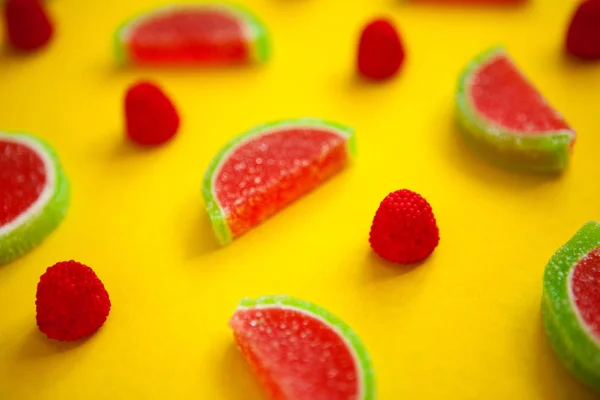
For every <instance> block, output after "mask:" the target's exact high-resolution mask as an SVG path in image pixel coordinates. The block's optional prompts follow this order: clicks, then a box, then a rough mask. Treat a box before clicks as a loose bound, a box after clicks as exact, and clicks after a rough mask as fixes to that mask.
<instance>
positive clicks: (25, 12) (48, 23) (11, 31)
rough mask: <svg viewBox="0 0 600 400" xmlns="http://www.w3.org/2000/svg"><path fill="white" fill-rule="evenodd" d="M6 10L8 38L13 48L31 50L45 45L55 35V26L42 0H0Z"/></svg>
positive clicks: (5, 22)
mask: <svg viewBox="0 0 600 400" xmlns="http://www.w3.org/2000/svg"><path fill="white" fill-rule="evenodd" d="M0 7H2V8H3V11H4V24H5V30H6V39H7V41H8V43H9V44H10V45H11V46H12V48H13V49H17V50H19V51H24V52H29V51H35V50H38V49H41V48H42V47H45V46H46V45H47V44H48V43H49V42H50V41H51V40H52V36H53V35H54V26H53V23H52V20H51V19H50V17H49V16H48V13H47V11H46V9H45V5H44V2H42V1H40V0H5V1H4V2H2V1H0Z"/></svg>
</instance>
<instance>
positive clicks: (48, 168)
mask: <svg viewBox="0 0 600 400" xmlns="http://www.w3.org/2000/svg"><path fill="white" fill-rule="evenodd" d="M69 194H70V190H69V183H68V181H67V178H66V176H65V174H64V171H63V169H62V167H61V165H60V163H59V161H58V157H57V156H56V154H55V153H54V151H53V149H52V148H51V147H50V146H49V145H48V144H46V143H45V142H43V141H42V140H40V139H39V138H37V137H34V136H32V135H27V134H21V133H4V132H0V264H6V263H9V262H11V261H13V260H15V259H17V258H18V257H20V256H22V255H24V254H25V253H26V252H28V251H30V250H32V249H33V248H34V247H35V246H37V245H38V244H40V243H41V242H42V241H43V240H44V239H45V238H46V236H48V235H49V234H50V233H51V232H52V231H53V230H55V229H56V228H57V227H58V225H59V224H60V222H61V221H62V220H63V218H64V216H65V213H66V211H67V207H68V204H69V197H70V195H69Z"/></svg>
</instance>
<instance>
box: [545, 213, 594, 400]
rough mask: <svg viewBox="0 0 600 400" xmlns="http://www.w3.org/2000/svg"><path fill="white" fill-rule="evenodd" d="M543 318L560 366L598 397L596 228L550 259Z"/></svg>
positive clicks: (588, 227) (585, 228)
mask: <svg viewBox="0 0 600 400" xmlns="http://www.w3.org/2000/svg"><path fill="white" fill-rule="evenodd" d="M542 317H543V320H544V325H545V327H546V333H547V334H548V338H549V339H550V342H551V343H552V347H553V348H554V350H555V351H556V354H558V357H559V358H560V359H561V361H562V362H563V363H564V364H565V365H566V366H567V367H568V368H569V369H570V370H571V371H572V372H573V373H574V374H575V375H576V376H577V377H579V379H581V380H582V381H584V382H586V383H587V384H588V385H589V386H590V387H592V388H593V389H595V390H596V391H597V392H599V393H600V224H599V223H597V222H588V223H587V224H585V225H584V226H583V228H581V229H580V230H579V231H578V232H577V233H576V234H575V236H573V237H572V238H571V239H570V240H569V241H568V242H567V243H566V244H565V245H564V246H562V247H561V248H560V249H559V250H558V251H557V252H556V253H555V254H554V255H553V256H552V258H551V259H550V262H549V263H548V265H547V266H546V270H545V272H544V294H543V297H542Z"/></svg>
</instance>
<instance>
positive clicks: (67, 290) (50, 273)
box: [35, 261, 110, 341]
mask: <svg viewBox="0 0 600 400" xmlns="http://www.w3.org/2000/svg"><path fill="white" fill-rule="evenodd" d="M35 306H36V321H37V325H38V328H39V329H40V331H42V332H43V333H45V334H46V336H48V337H49V338H50V339H54V340H60V341H72V340H77V339H81V338H84V337H86V336H89V335H91V334H93V333H94V332H96V331H97V330H98V329H100V327H101V326H102V325H103V324H104V322H105V321H106V318H107V317H108V314H109V312H110V299H109V297H108V292H107V291H106V289H105V288H104V284H102V281H100V279H99V278H98V276H97V275H96V273H95V272H94V271H93V270H92V269H91V268H90V267H88V266H86V265H83V264H81V263H78V262H76V261H63V262H59V263H56V264H54V265H53V266H51V267H49V268H48V269H47V270H46V272H45V273H44V274H43V275H42V276H41V277H40V281H39V283H38V286H37V292H36V300H35Z"/></svg>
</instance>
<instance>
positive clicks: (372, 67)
mask: <svg viewBox="0 0 600 400" xmlns="http://www.w3.org/2000/svg"><path fill="white" fill-rule="evenodd" d="M404 58H405V52H404V47H403V46H402V42H401V40H400V35H399V34H398V32H397V30H396V28H395V27H394V25H393V24H392V22H391V21H388V20H386V19H377V20H374V21H372V22H370V23H369V24H368V25H367V26H365V28H364V29H363V31H362V34H361V37H360V42H359V45H358V62H357V65H358V71H359V73H360V74H361V75H362V76H364V77H366V78H369V79H374V80H382V79H387V78H391V77H392V76H394V75H396V73H397V72H398V70H399V69H400V67H401V66H402V63H403V62H404Z"/></svg>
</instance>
